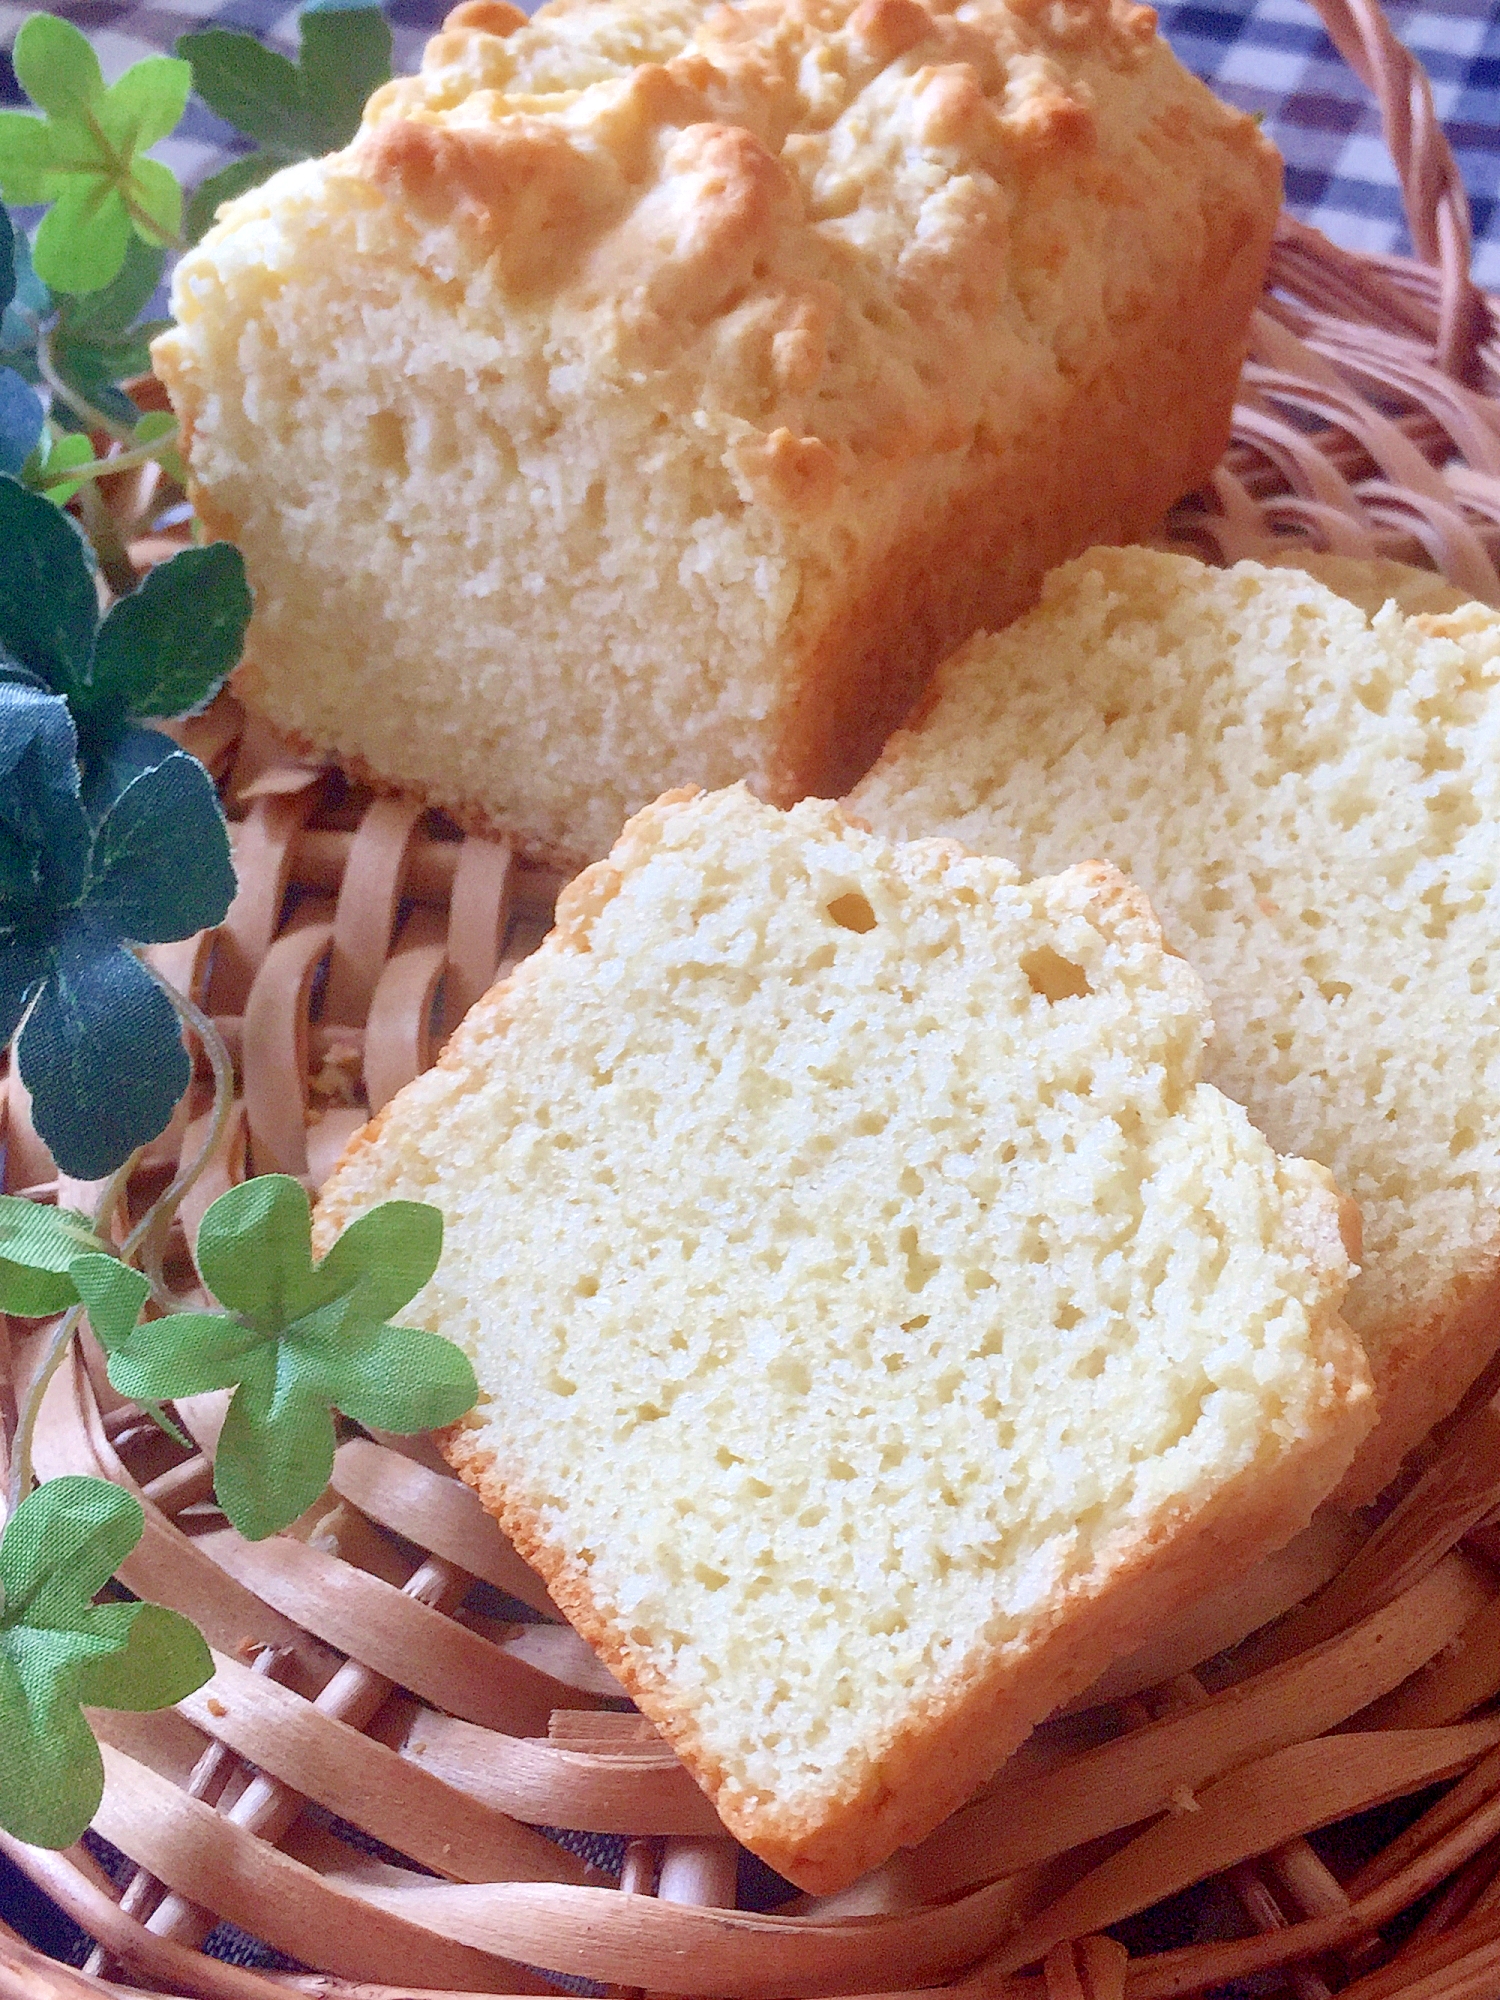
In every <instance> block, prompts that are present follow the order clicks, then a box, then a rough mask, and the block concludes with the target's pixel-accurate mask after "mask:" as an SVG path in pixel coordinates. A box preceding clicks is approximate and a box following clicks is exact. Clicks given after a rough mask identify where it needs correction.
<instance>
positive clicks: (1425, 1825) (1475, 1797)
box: [1348, 1755, 1500, 1899]
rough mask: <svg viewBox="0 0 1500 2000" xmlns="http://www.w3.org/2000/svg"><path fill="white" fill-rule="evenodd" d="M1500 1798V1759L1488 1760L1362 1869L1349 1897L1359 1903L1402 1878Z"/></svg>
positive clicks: (1475, 1768)
mask: <svg viewBox="0 0 1500 2000" xmlns="http://www.w3.org/2000/svg"><path fill="white" fill-rule="evenodd" d="M1497 1794H1500V1755H1491V1756H1488V1757H1484V1758H1482V1759H1481V1760H1480V1762H1479V1763H1478V1764H1476V1765H1475V1767H1474V1769H1473V1770H1472V1771H1470V1773H1469V1774H1468V1776H1467V1777H1466V1778H1465V1779H1464V1780H1463V1782H1462V1783H1461V1784H1458V1785H1455V1786H1454V1787H1453V1790H1452V1791H1451V1792H1449V1793H1447V1794H1446V1796H1445V1797H1443V1798H1441V1799H1439V1800H1438V1802H1437V1804H1436V1805H1434V1806H1430V1807H1429V1808H1428V1810H1427V1811H1426V1812H1425V1813H1423V1815H1422V1817H1421V1818H1420V1819H1419V1820H1417V1821H1416V1822H1415V1824H1413V1825H1412V1826H1409V1827H1408V1828H1407V1829H1406V1831H1405V1833H1403V1834H1400V1835H1398V1837H1397V1838H1396V1839H1395V1840H1393V1841H1391V1842H1390V1844H1389V1845H1388V1846H1387V1847H1386V1848H1384V1849H1383V1850H1382V1852H1381V1853H1379V1854H1377V1855H1376V1856H1375V1858H1374V1860H1373V1861H1371V1862H1369V1863H1368V1864H1367V1865H1366V1866H1365V1867H1364V1868H1361V1869H1360V1871H1359V1872H1358V1874H1357V1875H1355V1876H1354V1877H1353V1879H1352V1880H1351V1881H1350V1882H1349V1884H1348V1890H1349V1894H1350V1895H1351V1896H1352V1897H1354V1898H1356V1899H1358V1898H1360V1897H1363V1896H1368V1895H1370V1894H1371V1892H1372V1891H1374V1890H1376V1889H1378V1888H1380V1887H1382V1885H1383V1884H1385V1883H1387V1882H1389V1881H1391V1880H1392V1878H1393V1877H1395V1876H1396V1875H1399V1874H1400V1873H1401V1871H1402V1870H1403V1869H1404V1868H1406V1867H1407V1866H1408V1865H1409V1864H1410V1863H1411V1862H1412V1861H1414V1860H1415V1859H1416V1857H1417V1856H1418V1855H1419V1854H1423V1853H1425V1852H1426V1851H1427V1849H1428V1848H1430V1847H1434V1846H1436V1845H1437V1843H1438V1842H1439V1841H1440V1840H1444V1839H1446V1838H1447V1836H1448V1835H1449V1834H1450V1833H1451V1832H1452V1831H1453V1829H1454V1828H1455V1827H1456V1826H1460V1825H1462V1824H1463V1822H1464V1821H1465V1820H1466V1819H1467V1818H1469V1816H1470V1815H1471V1814H1472V1813H1475V1812H1477V1811H1478V1810H1479V1808H1480V1807H1481V1806H1482V1805H1484V1803H1485V1802H1486V1800H1488V1799H1492V1798H1494V1797H1495V1796H1496V1795H1497Z"/></svg>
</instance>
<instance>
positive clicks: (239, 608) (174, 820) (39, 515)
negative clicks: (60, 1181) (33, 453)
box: [0, 480, 249, 1180]
mask: <svg viewBox="0 0 1500 2000" xmlns="http://www.w3.org/2000/svg"><path fill="white" fill-rule="evenodd" d="M148 593H149V594H148ZM195 598H196V599H199V600H201V602H202V605H203V615H202V618H201V621H199V629H196V630H195V629H192V620H191V618H190V616H189V614H188V612H187V609H186V607H187V605H188V604H189V602H191V601H193V600H194V599H195ZM131 607H134V608H131ZM248 612H249V597H248V593H247V592H246V591H245V589H244V581H243V573H242V571H241V569H240V564H239V557H238V555H237V554H236V553H235V552H234V551H233V550H230V549H228V548H227V547H226V546H225V545H223V544H216V545H215V546H214V547H213V548H210V549H203V550H189V551H186V552H185V555H184V556H179V557H177V558H174V560H173V562H172V563H168V564H164V565H162V567H161V568H160V569H159V570H156V571H154V572H153V573H152V576H151V577H150V578H148V579H147V582H146V584H145V585H143V586H142V596H141V601H140V603H139V604H137V601H136V599H135V598H127V599H123V600H122V601H121V602H120V603H119V604H117V605H116V606H115V607H114V609H113V610H112V612H111V614H110V617H109V618H107V619H106V620H105V621H104V624H103V626H102V627H99V626H98V611H97V598H96V596H95V593H94V584H93V574H92V570H91V567H90V561H89V558H88V555H87V552H86V547H85V545H84V543H83V542H82V540H81V538H80V537H79V536H78V534H77V532H76V531H75V529H74V527H73V525H72V523H71V521H69V520H68V518H67V517H66V516H65V515H63V514H61V513H60V512H59V511H58V510H57V509H56V508H55V507H53V506H52V505H51V504H50V502H48V501H47V500H46V499H44V498H43V497H42V496H41V495H39V494H34V493H28V492H26V491H25V490H24V489H23V488H22V487H21V486H19V485H18V484H17V483H16V482H15V481H13V480H0V1046H3V1045H4V1044H5V1043H7V1042H9V1041H10V1039H11V1037H12V1036H13V1035H15V1034H16V1032H17V1030H18V1029H19V1030H20V1033H19V1037H18V1039H17V1044H16V1060H17V1063H18V1066H19V1069H20V1073H21V1077H22V1080H23V1081H24V1082H25V1083H26V1085H27V1086H28V1088H29V1089H30V1090H31V1092H32V1097H33V1114H34V1116H35V1119H36V1124H37V1130H38V1131H39V1132H40V1133H41V1136H42V1138H43V1139H44V1140H45V1141H46V1142H47V1144H48V1146H50V1148H51V1150H52V1153H53V1155H54V1157H55V1158H56V1159H57V1161H58V1164H59V1165H60V1166H61V1167H62V1168H63V1170H64V1171H65V1172H67V1173H70V1174H74V1175H77V1176H78V1177H79V1178H81V1179H86V1180H92V1179H96V1178H98V1177H99V1176H100V1175H103V1174H106V1173H109V1172H111V1171H112V1170H113V1169H114V1168H115V1167H117V1166H119V1164H120V1163H121V1161H122V1160H124V1159H125V1158H126V1157H127V1156H128V1155H129V1154H130V1153H131V1152H132V1151H133V1150H134V1149H135V1148H136V1147H137V1146H139V1145H142V1144H144V1143H145V1141H146V1140H148V1139H151V1138H154V1137H155V1136H156V1134H157V1133H158V1132H160V1131H161V1130H162V1128H163V1126H164V1125H165V1124H166V1123H167V1120H168V1119H169V1118H170V1117H171V1115H172V1111H173V1108H174V1106H175V1105H176V1103H177V1101H178V1099H179V1098H180V1097H181V1095H182V1093H183V1091H184V1090H185V1089H186V1088H187V1084H188V1079H189V1075H190V1070H189V1065H188V1059H187V1054H186V1052H185V1050H184V1049H183V1046H182V1038H181V1034H180V1031H179V1028H178V1023H177V1016H176V1012H175V1010H174V1008H173V1006H172V1003H171V1002H170V1000H169V999H168V998H167V996H166V995H165V993H163V991H162V989H161V988H160V986H158V985H157V983H156V981H155V980H154V979H153V978H152V977H151V975H150V973H149V972H147V970H146V968H145V966H144V965H143V964H142V963H141V961H140V959H139V958H138V957H137V956H136V954H135V952H134V951H133V950H132V949H130V947H131V946H134V945H140V944H158V943H165V942H167V941H168V940H171V939H174V938H182V937H189V936H191V935H192V933H193V932H194V931H196V930H202V929H206V928H208V927H210V926H212V925H214V924H217V923H220V922H222V920H223V918H224V916H225V913H226V912H227V910H228V908H229V904H230V902H231V900H232V899H233V896H234V889H235V880H234V869H233V866H232V864H231V862H230V858H229V838H228V832H227V830H226V828H225V825H224V817H223V812H222V810H221V808H220V805H219V800H218V795H217V793H216V792H215V790H214V787H213V783H212V780H211V779H210V778H209V776H208V773H207V772H206V771H205V770H204V769H203V767H202V765H201V764H199V763H198V762H197V760H196V759H195V758H193V757H190V756H188V754H187V752H186V751H184V750H180V749H179V748H178V747H177V745H176V744H175V743H173V742H172V741H171V740H170V738H168V737H166V736H163V735H162V734H161V733H160V732H159V731H157V730H149V729H139V728H135V727H133V726H132V725H130V723H129V721H128V717H129V715H130V714H131V713H132V712H141V711H144V712H145V713H147V714H160V713H162V712H163V707H164V705H165V704H167V703H169V702H173V701H176V700H178V699H181V700H182V701H183V703H184V705H187V703H188V702H190V701H194V700H197V699H200V698H201V697H202V696H203V695H204V694H206V693H208V692H211V690H212V688H213V687H214V686H216V685H217V683H218V680H219V679H220V678H222V674H223V671H224V669H225V666H226V665H227V664H232V659H233V655H234V654H237V652H238V650H239V634H240V633H241V631H242V630H243V627H244V621H245V618H246V616H247V615H248ZM75 719H76V722H77V723H78V724H80V725H81V731H80V729H79V728H78V727H75Z"/></svg>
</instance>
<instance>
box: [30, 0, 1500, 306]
mask: <svg viewBox="0 0 1500 2000" xmlns="http://www.w3.org/2000/svg"><path fill="white" fill-rule="evenodd" d="M33 4H35V0H0V44H3V45H4V46H5V47H6V48H8V47H9V44H10V42H11V41H12V39H13V38H14V36H15V32H16V29H17V28H18V27H19V26H20V24H21V22H22V21H23V20H24V19H25V17H26V15H27V14H28V13H30V12H31V11H32V5H33ZM42 4H47V5H50V7H51V8H52V9H53V11H55V12H57V13H61V14H66V15H67V16H68V18H69V19H70V20H73V21H76V22H77V23H78V25H79V26H80V27H81V28H83V29H84V30H85V32H86V33H88V34H89V35H90V36H91V37H92V38H93V41H94V43H95V45H96V47H97V48H98V50H99V55H100V60H101V61H102V63H103V65H104V69H105V73H106V75H109V76H114V75H116V74H118V72H119V71H120V70H122V69H124V68H125V67H126V66H127V65H128V64H130V63H132V62H134V61H136V60H137V59H138V58H139V57H141V56H143V55H148V54H150V53H152V52H153V51H157V50H162V49H169V48H170V47H171V45H172V43H173V41H174V40H175V39H176V37H177V36H178V35H179V34H181V33H182V32H183V30H184V29H186V28H191V27H199V26H202V25H203V24H204V23H205V22H208V21H216V22H219V23H221V24H222V25H224V26H226V27H239V28H249V29H252V30H254V32H255V33H257V34H259V35H261V36H263V37H264V38H265V39H266V40H268V41H270V42H271V43H273V44H274V45H277V46H280V47H283V48H285V49H287V50H288V52H295V48H296V39H297V29H296V19H297V14H296V7H295V5H288V4H287V0H42ZM1388 11H1389V13H1390V17H1391V21H1392V24H1393V25H1394V27H1395V29H1396V32H1397V34H1398V35H1399V36H1400V37H1401V39H1402V41H1403V42H1405V43H1406V45H1407V46H1408V47H1409V48H1411V49H1413V50H1415V51H1416V53H1417V54H1418V55H1419V56H1420V57H1421V59H1422V61H1423V63H1424V64H1425V65H1426V68H1427V71H1428V74H1429V75H1430V76H1431V78H1432V83H1433V93H1434V97H1435V99H1436V103H1437V111H1438V116H1439V117H1440V118H1441V119H1442V121H1443V123H1444V125H1445V127H1446V128H1447V132H1448V136H1449V139H1450V140H1451V142H1452V144H1453V148H1454V151H1455V153H1456V154H1457V156H1458V162H1459V166H1460V168H1461V170H1462V172H1463V177H1464V185H1465V186H1466V187H1467V189H1468V191H1469V201H1470V204H1471V207H1472V209H1473V216H1474V246H1475V258H1474V274H1475V277H1476V278H1477V279H1478V281H1479V283H1480V284H1481V285H1483V286H1485V287H1486V289H1488V290H1490V291H1497V292H1500V0H1444V5H1443V6H1442V7H1441V8H1428V7H1424V6H1421V5H1418V4H1414V0H1391V4H1389V6H1388ZM445 12H447V0H386V13H387V15H388V16H389V18H390V20H391V23H392V26H393V28H394V30H395V36H396V66H397V69H398V71H399V70H403V69H411V68H414V67H415V65H416V61H417V58H418V56H419V55H420V53H421V48H422V44H423V42H424V41H425V39H426V37H427V36H428V34H429V33H430V32H431V31H432V29H433V28H434V27H435V26H436V24H437V22H438V21H439V20H440V19H441V17H442V15H443V14H444V13H445ZM1160 14H1161V24H1162V28H1163V31H1164V32H1165V34H1166V35H1167V36H1168V38H1169V39H1170V41H1171V42H1172V45H1173V47H1174V48H1175V49H1176V50H1177V53H1178V55H1179V56H1181V58H1182V60H1183V62H1184V63H1186V64H1187V66H1188V68H1189V69H1191V70H1194V71H1196V73H1197V74H1198V75H1199V76H1201V77H1202V78H1204V80H1205V81H1206V82H1207V83H1209V84H1210V85H1212V87H1213V88H1214V89H1215V90H1216V91H1218V92H1219V94H1220V95H1221V96H1222V97H1225V98H1228V99H1229V100H1230V102H1231V103H1234V104H1238V105H1240V106H1241V107H1242V108H1244V109H1245V110H1248V111H1259V112H1261V113H1262V114H1263V116H1264V120H1265V129H1266V131H1267V133H1268V134H1269V135H1270V137H1271V138H1272V139H1274V140H1275V142H1276V144H1277V145H1278V146H1279V147H1280V148H1281V151H1282V154H1283V155H1284V157H1285V159H1286V163H1287V181H1286V194H1287V205H1288V206H1289V208H1290V209H1291V210H1292V212H1293V213H1294V214H1295V215H1298V216H1300V217H1301V218H1302V219H1303V220H1304V221H1306V222H1311V223H1313V224H1315V225H1316V226H1317V227H1318V228H1319V229H1322V230H1325V231H1326V232H1327V234H1328V235H1329V236H1331V237H1332V238H1333V240H1334V241H1335V242H1336V243H1342V244H1344V245H1345V246H1346V247H1347V248H1349V249H1351V250H1399V251H1404V250H1409V248H1410V244H1409V241H1408V238H1407V235H1406V228H1405V223H1404V220H1403V218H1402V213H1401V195H1400V189H1399V187H1398V186H1397V182H1396V176H1395V172H1394V169H1393V168H1392V166H1391V162H1390V159H1389V157H1388V155H1387V153H1386V150H1385V145H1384V142H1383V141H1382V139H1381V135H1380V120H1379V117H1378V115H1377V113H1376V111H1375V108H1374V106H1373V104H1372V103H1371V102H1370V100H1369V98H1368V96H1367V95H1366V93H1365V91H1364V89H1363V87H1362V85H1361V84H1360V83H1359V82H1358V81H1357V79H1356V78H1355V77H1354V76H1353V75H1352V74H1351V72H1350V71H1349V70H1348V69H1347V68H1346V67H1345V65H1344V63H1343V62H1342V61H1341V59H1340V58H1339V56H1338V54H1337V53H1336V52H1335V50H1334V48H1333V46H1332V44H1331V43H1330V42H1329V40H1328V37H1327V36H1326V35H1325V34H1324V32H1323V28H1322V25H1321V23H1320V22H1319V20H1318V17H1317V15H1316V14H1315V13H1314V12H1313V10H1312V8H1311V7H1310V6H1308V5H1306V4H1304V0H1206V4H1194V0H1165V4H1163V5H1162V6H1161V8H1160ZM0 100H3V101H6V102H17V103H19V102H22V101H23V100H22V98H21V96H20V93H19V91H18V90H17V87H16V82H15V78H14V76H13V75H12V74H11V72H10V68H9V63H8V61H4V62H0ZM232 146H233V135H232V134H231V133H230V131H229V130H228V128H227V127H226V126H224V125H221V124H220V123H219V121H218V120H217V119H216V118H214V117H212V116H211V115H210V114H209V113H208V112H207V111H205V110H204V109H203V108H202V106H201V105H196V104H195V105H193V106H191V107H190V108H189V111H188V116H187V119H186V121H185V123H184V125H183V127H182V129H181V131H180V132H179V134H178V135H177V137H175V138H174V139H173V140H171V141H170V142H169V143H168V144H167V145H166V146H164V147H163V148H162V157H163V158H164V159H166V160H167V161H168V162H169V164H170V165H171V166H172V167H173V168H174V169H175V171H176V172H177V174H178V176H179V177H180V178H181V179H182V180H183V181H184V182H185V183H186V184H188V185H192V183H193V182H195V181H197V180H199V179H201V178H202V176H203V175H204V174H206V173H209V172H211V171H212V170H213V168H214V167H215V166H217V165H219V164H221V163H222V161H223V159H224V158H225V157H226V156H227V153H228V151H229V150H230V149H231V148H232Z"/></svg>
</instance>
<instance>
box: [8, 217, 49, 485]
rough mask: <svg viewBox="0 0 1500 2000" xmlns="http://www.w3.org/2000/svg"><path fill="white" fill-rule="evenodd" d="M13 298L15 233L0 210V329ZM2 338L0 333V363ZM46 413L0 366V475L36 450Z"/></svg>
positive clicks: (31, 392) (26, 387)
mask: <svg viewBox="0 0 1500 2000" xmlns="http://www.w3.org/2000/svg"><path fill="white" fill-rule="evenodd" d="M15 296H16V233H15V230H14V229H13V228H12V226H11V220H10V217H9V216H8V215H7V214H6V212H5V210H4V208H0V325H3V321H4V318H5V316H6V315H8V314H9V312H10V308H11V302H12V300H13V299H14V298H15ZM5 344H6V342H5V336H4V334H3V333H0V362H3V355H4V351H5ZM45 421H46V413H45V412H44V410H43V409H42V401H41V398H40V397H39V396H38V395H37V393H36V391H35V390H34V389H33V388H32V386H31V384H30V383H29V382H27V381H26V380H25V378H24V377H23V376H21V375H19V374H18V373H17V372H16V370H15V369H14V368H7V367H5V366H3V365H0V472H10V473H17V472H19V471H20V470H21V467H22V466H23V465H24V464H25V463H26V461H27V459H28V458H29V457H30V456H31V454H32V452H33V451H34V450H35V448H36V442H37V439H38V438H39V437H40V436H41V434H42V425H43V423H44V422H45Z"/></svg>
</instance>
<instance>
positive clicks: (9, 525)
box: [0, 479, 99, 695]
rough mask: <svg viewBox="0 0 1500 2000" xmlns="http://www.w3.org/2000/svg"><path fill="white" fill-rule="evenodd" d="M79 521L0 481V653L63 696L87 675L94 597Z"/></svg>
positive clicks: (88, 556)
mask: <svg viewBox="0 0 1500 2000" xmlns="http://www.w3.org/2000/svg"><path fill="white" fill-rule="evenodd" d="M94 570H95V562H94V552H93V550H92V549H91V548H90V547H89V545H88V543H87V542H86V541H85V540H84V538H83V536H82V534H81V533H80V532H79V530H78V527H77V524H76V523H75V522H74V521H73V520H72V519H71V518H70V517H69V516H68V515H66V514H61V513H59V512H58V510H57V508H56V507H53V506H50V505H48V504H47V502H46V501H44V500H41V499H39V498H38V497H37V496H36V495H35V494H33V493H28V492H27V491H26V490H25V488H24V487H22V486H20V485H18V484H17V483H16V481H14V480H11V479H0V652H3V653H5V654H6V655H8V657H9V658H10V659H12V660H14V661H15V662H16V663H17V664H18V665H20V666H23V667H26V668H28V669H29V670H30V671H31V672H32V673H34V674H36V675H38V676H39V677H40V678H41V679H42V680H44V681H45V682H46V683H47V685H48V687H50V688H51V689H52V691H53V692H54V694H61V695H66V694H67V693H68V692H69V691H70V690H71V689H73V688H74V687H76V686H79V685H80V684H81V683H82V682H83V681H84V679H85V678H86V677H87V674H88V663H89V660H90V659H91V658H92V656H93V650H94V630H95V627H96V626H97V625H98V623H99V596H98V592H97V590H96V589H95V586H94Z"/></svg>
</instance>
